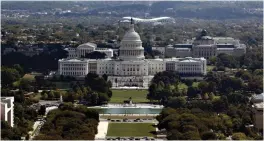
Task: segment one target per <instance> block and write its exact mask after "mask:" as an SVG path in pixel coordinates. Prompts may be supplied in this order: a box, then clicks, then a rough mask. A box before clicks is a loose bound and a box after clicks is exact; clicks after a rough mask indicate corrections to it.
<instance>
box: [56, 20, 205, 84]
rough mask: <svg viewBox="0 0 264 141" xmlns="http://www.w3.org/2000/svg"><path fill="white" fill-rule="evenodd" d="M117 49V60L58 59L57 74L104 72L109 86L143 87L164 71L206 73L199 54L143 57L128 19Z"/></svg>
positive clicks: (137, 36) (193, 73) (140, 43)
mask: <svg viewBox="0 0 264 141" xmlns="http://www.w3.org/2000/svg"><path fill="white" fill-rule="evenodd" d="M87 44H91V43H87ZM119 51H120V54H119V58H118V59H110V58H107V59H98V60H95V59H73V58H66V59H60V60H59V71H58V72H59V75H70V76H75V77H85V75H86V74H88V73H89V72H92V73H97V74H98V75H100V76H101V75H103V74H107V75H108V80H109V81H111V82H112V86H113V87H124V86H128V87H133V86H135V87H144V88H147V87H148V86H149V84H150V81H151V79H152V78H153V77H154V75H155V74H156V73H158V72H162V71H165V70H171V71H178V72H179V73H180V74H183V75H191V76H198V75H199V76H200V75H205V74H206V59H205V58H203V57H202V58H191V57H187V58H166V59H159V58H156V59H145V56H144V48H143V47H142V41H141V39H140V36H139V34H138V33H137V32H135V30H134V24H133V23H132V22H131V24H130V29H129V30H128V31H127V33H126V34H125V35H124V37H123V40H122V41H121V47H120V49H119ZM74 53H76V51H75V52H73V54H74ZM69 54H70V53H69Z"/></svg>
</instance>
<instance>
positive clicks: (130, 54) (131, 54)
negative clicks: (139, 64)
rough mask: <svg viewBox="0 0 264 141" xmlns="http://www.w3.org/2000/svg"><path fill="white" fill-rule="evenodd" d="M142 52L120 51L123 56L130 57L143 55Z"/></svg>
mask: <svg viewBox="0 0 264 141" xmlns="http://www.w3.org/2000/svg"><path fill="white" fill-rule="evenodd" d="M141 53H142V51H141V50H120V54H122V55H128V56H137V55H142V54H141Z"/></svg>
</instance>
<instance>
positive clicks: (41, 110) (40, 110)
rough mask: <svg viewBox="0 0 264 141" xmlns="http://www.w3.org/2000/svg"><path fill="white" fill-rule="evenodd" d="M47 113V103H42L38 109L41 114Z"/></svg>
mask: <svg viewBox="0 0 264 141" xmlns="http://www.w3.org/2000/svg"><path fill="white" fill-rule="evenodd" d="M45 113H46V106H45V105H41V106H40V109H39V111H38V114H39V115H45Z"/></svg>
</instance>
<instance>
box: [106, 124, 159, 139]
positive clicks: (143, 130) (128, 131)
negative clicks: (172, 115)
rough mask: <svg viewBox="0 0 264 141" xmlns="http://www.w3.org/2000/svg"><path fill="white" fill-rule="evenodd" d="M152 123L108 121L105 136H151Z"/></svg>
mask: <svg viewBox="0 0 264 141" xmlns="http://www.w3.org/2000/svg"><path fill="white" fill-rule="evenodd" d="M152 125H153V124H152V123H109V125H108V130H107V136H113V137H153V136H154V135H153V134H152V132H155V127H153V126H152Z"/></svg>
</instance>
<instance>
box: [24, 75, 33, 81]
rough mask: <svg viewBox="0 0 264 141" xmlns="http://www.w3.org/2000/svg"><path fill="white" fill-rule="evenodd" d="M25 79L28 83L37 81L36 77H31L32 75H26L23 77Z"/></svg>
mask: <svg viewBox="0 0 264 141" xmlns="http://www.w3.org/2000/svg"><path fill="white" fill-rule="evenodd" d="M23 79H26V80H28V81H35V76H34V75H31V74H25V75H24V76H23Z"/></svg>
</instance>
